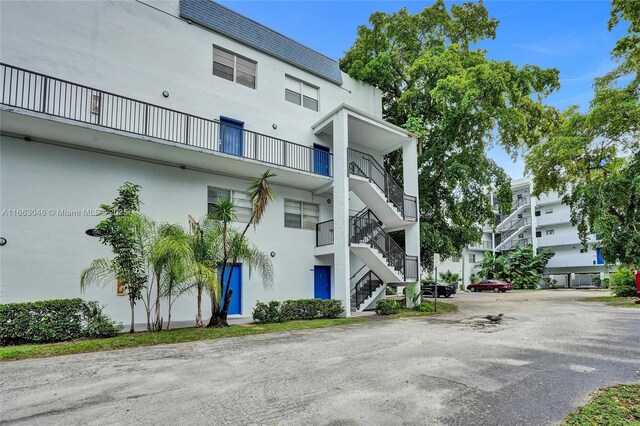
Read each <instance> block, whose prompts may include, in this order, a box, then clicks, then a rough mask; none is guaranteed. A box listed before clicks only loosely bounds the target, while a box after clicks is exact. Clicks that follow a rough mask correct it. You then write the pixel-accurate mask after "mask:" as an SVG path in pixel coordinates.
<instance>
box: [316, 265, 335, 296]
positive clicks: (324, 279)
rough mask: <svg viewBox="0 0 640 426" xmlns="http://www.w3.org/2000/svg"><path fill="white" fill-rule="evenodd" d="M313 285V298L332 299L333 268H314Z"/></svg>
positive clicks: (317, 266)
mask: <svg viewBox="0 0 640 426" xmlns="http://www.w3.org/2000/svg"><path fill="white" fill-rule="evenodd" d="M313 283H314V290H313V297H315V298H316V299H331V266H319V265H316V266H314V268H313Z"/></svg>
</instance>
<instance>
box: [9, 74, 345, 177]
mask: <svg viewBox="0 0 640 426" xmlns="http://www.w3.org/2000/svg"><path fill="white" fill-rule="evenodd" d="M0 75H1V80H0V81H1V83H2V86H0V103H1V104H2V105H6V106H10V107H15V108H21V109H25V110H29V111H35V112H39V113H43V114H47V115H50V116H55V117H61V118H65V119H68V120H73V121H78V122H82V123H87V124H92V125H95V126H100V127H103V128H107V129H113V130H119V131H122V132H126V133H130V134H133V135H141V136H148V137H152V138H156V139H161V140H164V141H169V142H174V143H178V144H181V145H186V146H192V147H197V148H201V149H205V150H208V151H215V152H220V153H224V154H229V155H234V156H237V157H241V158H246V159H251V160H256V161H259V162H261V163H266V164H273V165H277V166H282V167H286V168H288V169H293V170H299V171H304V172H309V173H314V174H318V175H324V176H332V175H333V154H331V153H329V152H325V151H321V150H316V149H314V148H313V147H309V146H305V145H300V144H297V143H293V142H288V141H285V140H282V139H277V138H274V137H271V136H267V135H264V134H261V133H257V132H252V131H249V130H245V129H243V128H241V127H238V126H232V125H225V124H221V123H220V122H219V121H217V120H210V119H207V118H203V117H198V116H195V115H192V114H187V113H184V112H180V111H175V110H172V109H169V108H165V107H161V106H158V105H153V104H150V103H147V102H143V101H139V100H136V99H131V98H128V97H125V96H121V95H117V94H114V93H110V92H107V91H104V90H100V89H96V88H93V87H89V86H84V85H81V84H77V83H73V82H70V81H66V80H62V79H59V78H55V77H51V76H48V75H45V74H41V73H38V72H34V71H29V70H26V69H23V68H19V67H15V66H12V65H8V64H4V63H0Z"/></svg>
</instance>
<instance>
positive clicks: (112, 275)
mask: <svg viewBox="0 0 640 426" xmlns="http://www.w3.org/2000/svg"><path fill="white" fill-rule="evenodd" d="M116 277H117V271H116V264H115V262H114V261H113V260H111V259H104V258H102V259H95V260H93V262H91V265H90V266H89V267H88V268H86V269H83V270H82V272H81V274H80V291H81V292H83V293H84V292H85V290H86V288H87V287H88V286H90V285H93V284H97V285H99V286H101V287H105V286H106V285H107V284H112V283H113V281H114V280H115V279H116Z"/></svg>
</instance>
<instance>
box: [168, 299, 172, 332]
mask: <svg viewBox="0 0 640 426" xmlns="http://www.w3.org/2000/svg"><path fill="white" fill-rule="evenodd" d="M171 305H172V303H171V299H169V316H168V318H167V331H171Z"/></svg>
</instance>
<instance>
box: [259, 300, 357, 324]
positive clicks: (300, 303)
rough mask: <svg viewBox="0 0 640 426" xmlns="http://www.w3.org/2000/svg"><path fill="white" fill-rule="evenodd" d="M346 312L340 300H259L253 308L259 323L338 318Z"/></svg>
mask: <svg viewBox="0 0 640 426" xmlns="http://www.w3.org/2000/svg"><path fill="white" fill-rule="evenodd" d="M343 312H344V308H343V307H342V302H340V301H339V300H322V299H299V300H285V301H284V302H282V303H280V302H276V301H271V302H269V303H268V304H265V303H261V302H258V303H257V304H256V307H255V309H254V310H253V320H254V321H255V322H258V323H263V324H264V323H268V322H284V321H294V320H309V319H316V318H337V317H339V316H340V315H342V313H343Z"/></svg>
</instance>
